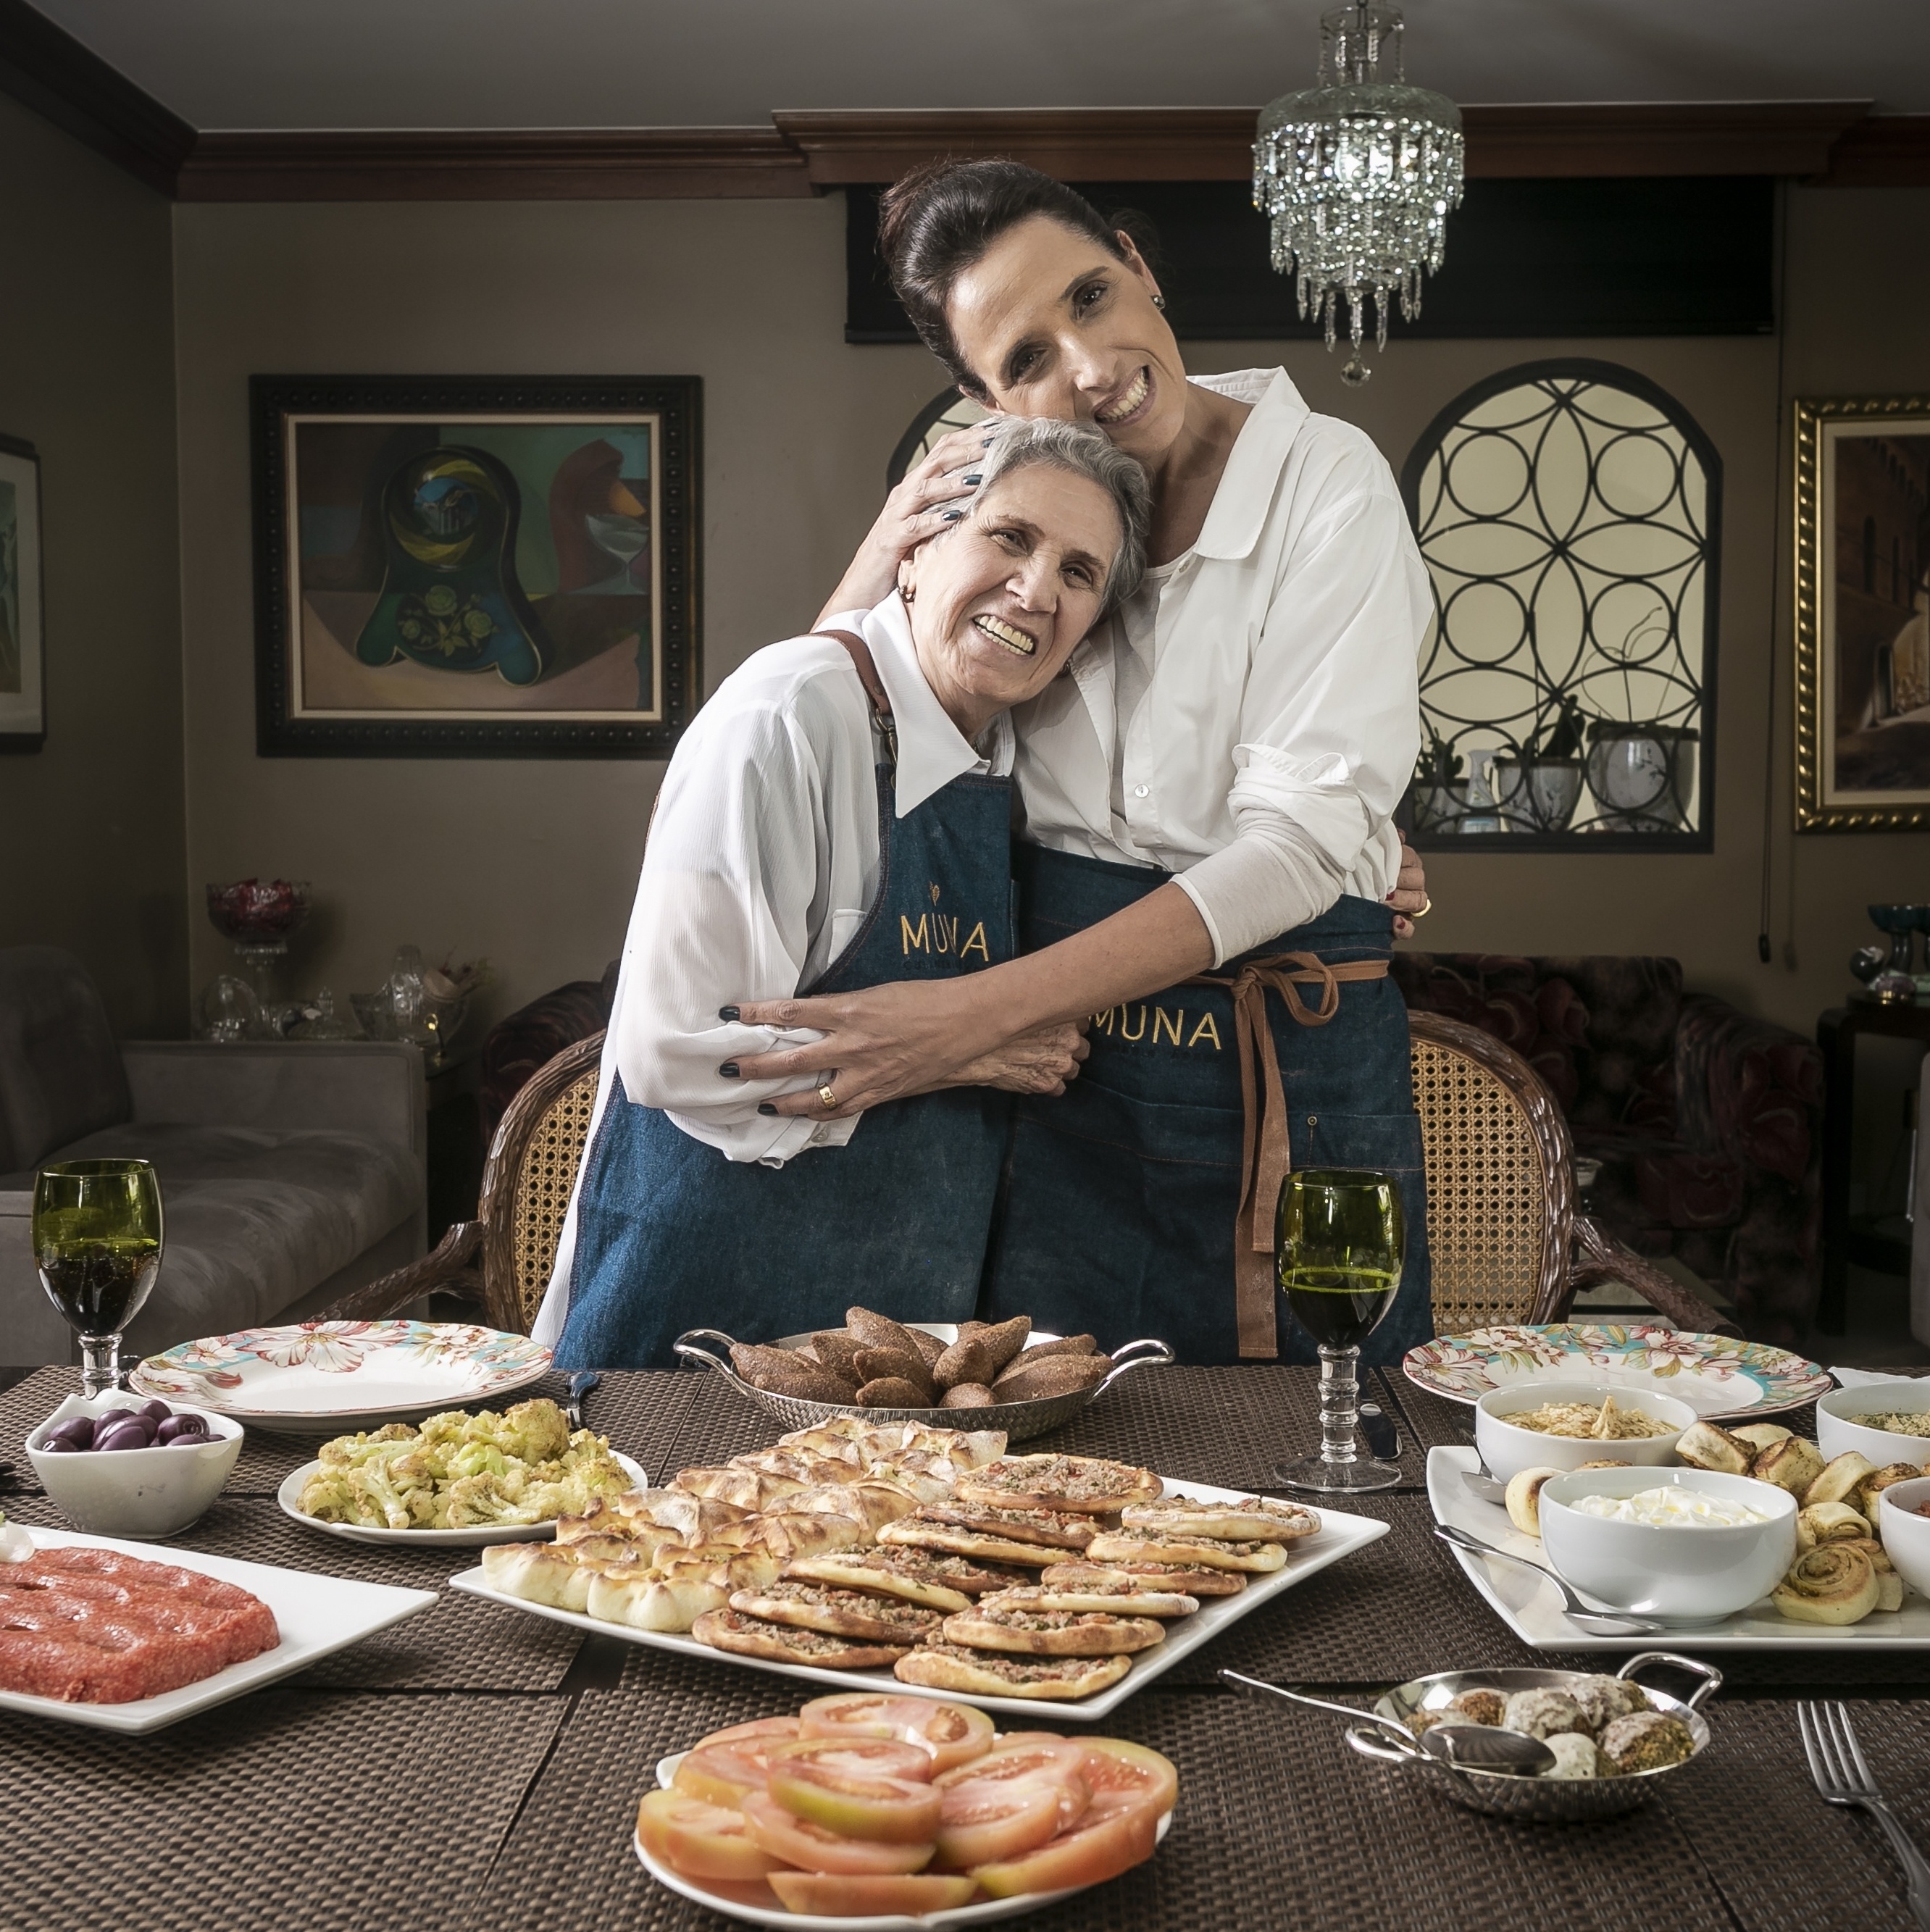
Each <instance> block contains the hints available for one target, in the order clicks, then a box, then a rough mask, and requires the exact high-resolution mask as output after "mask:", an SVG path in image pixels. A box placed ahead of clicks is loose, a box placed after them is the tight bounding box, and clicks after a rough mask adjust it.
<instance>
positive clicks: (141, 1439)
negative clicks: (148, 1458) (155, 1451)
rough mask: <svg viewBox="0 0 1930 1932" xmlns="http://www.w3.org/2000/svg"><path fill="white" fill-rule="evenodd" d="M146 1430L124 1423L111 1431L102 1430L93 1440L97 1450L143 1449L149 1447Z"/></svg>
mask: <svg viewBox="0 0 1930 1932" xmlns="http://www.w3.org/2000/svg"><path fill="white" fill-rule="evenodd" d="M94 1446H95V1448H97V1449H145V1448H148V1447H149V1436H148V1433H147V1431H146V1430H144V1429H141V1428H138V1427H136V1426H135V1425H134V1424H132V1423H128V1422H124V1423H122V1424H119V1425H118V1426H117V1427H115V1428H113V1429H104V1430H102V1431H101V1433H100V1434H99V1435H98V1436H95V1439H94Z"/></svg>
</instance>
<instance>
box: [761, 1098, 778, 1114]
mask: <svg viewBox="0 0 1930 1932" xmlns="http://www.w3.org/2000/svg"><path fill="white" fill-rule="evenodd" d="M758 1112H759V1113H760V1114H774V1113H776V1112H777V1109H776V1108H775V1107H773V1106H772V1105H771V1103H770V1102H769V1101H768V1100H760V1101H759V1102H758Z"/></svg>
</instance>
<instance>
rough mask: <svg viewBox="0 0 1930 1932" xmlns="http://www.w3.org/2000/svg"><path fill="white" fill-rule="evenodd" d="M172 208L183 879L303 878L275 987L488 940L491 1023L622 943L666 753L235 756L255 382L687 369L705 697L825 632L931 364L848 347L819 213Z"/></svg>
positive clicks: (199, 938) (358, 983) (242, 731)
mask: <svg viewBox="0 0 1930 1932" xmlns="http://www.w3.org/2000/svg"><path fill="white" fill-rule="evenodd" d="M175 219H176V272H177V275H178V278H179V335H180V340H181V343H182V356H181V437H182V562H183V578H184V583H185V598H184V607H185V613H186V620H187V623H188V634H189V635H190V637H191V639H192V640H193V641H192V645H191V649H190V651H189V653H188V738H187V742H188V825H189V835H188V850H189V860H190V863H189V874H190V876H191V877H192V878H193V879H195V880H203V879H221V878H228V877H243V876H245V875H246V874H249V873H251V872H266V873H278V874H282V875H284V876H286V877H304V878H307V879H308V880H311V882H312V883H313V885H314V888H315V891H316V893H317V897H318V898H319V900H320V901H321V904H322V907H323V910H322V912H321V913H320V916H317V918H316V919H315V920H314V923H313V928H312V929H311V932H310V934H309V935H308V936H307V937H306V938H304V939H302V940H299V941H297V943H296V944H297V951H296V978H297V980H299V983H300V984H301V985H302V986H305V987H307V988H311V989H312V988H313V987H314V986H317V985H318V984H320V983H322V982H323V981H324V980H326V981H328V982H329V983H332V986H333V987H334V989H335V992H336V994H337V996H338V1001H339V1000H340V999H341V996H342V995H344V994H345V993H346V992H348V991H349V990H350V989H354V990H357V991H362V990H365V989H368V987H370V986H373V985H374V984H375V983H377V982H378V981H379V980H380V979H381V978H382V977H383V974H384V973H385V972H386V970H387V965H388V961H389V955H390V953H391V952H392V950H393V949H394V947H395V945H396V944H397V943H398V941H404V940H411V941H415V942H416V943H417V944H420V945H421V946H422V948H423V950H424V951H425V953H426V954H428V956H430V957H431V959H432V960H433V959H436V958H439V957H440V956H441V955H442V953H444V952H445V951H448V950H452V951H454V952H455V953H456V954H457V956H458V957H464V956H473V955H475V954H477V953H487V954H488V956H490V958H491V960H492V961H493V962H494V965H495V967H496V969H497V976H498V984H497V987H496V989H494V994H493V995H492V999H491V1007H492V1010H494V1012H495V1013H498V1014H500V1013H503V1012H506V1011H507V1010H509V1009H510V1008H512V1007H514V1006H515V1005H517V1004H520V1003H521V1001H524V1000H526V999H528V998H532V997H533V996H534V995H536V994H538V993H540V992H544V991H545V990H547V989H548V988H550V987H551V986H555V985H557V984H558V983H560V982H561V981H563V980H572V979H579V978H584V977H588V978H592V979H593V978H595V977H597V975H598V974H600V973H601V972H602V969H603V966H604V963H605V961H607V960H608V959H611V958H612V957H613V956H614V955H615V953H617V950H618V948H619V947H620V944H621V943H622V939H623V928H624V925H625V922H626V919H627V917H628V914H629V904H630V898H631V895H632V892H633V891H634V889H635V883H636V873H637V866H638V861H639V859H640V858H641V854H642V851H643V840H644V825H645V822H646V820H647V816H648V813H649V809H650V799H651V797H652V796H653V793H654V792H655V790H656V784H657V781H658V778H659V776H660V775H661V772H662V766H661V765H660V764H658V763H643V762H638V761H634V760H601V759H597V760H590V759H585V760H557V761H549V760H544V761H542V762H532V761H527V760H479V761H473V762H472V761H469V760H428V761H409V760H396V759H363V758H257V757H256V755H255V749H254V638H253V628H252V625H253V619H252V612H251V592H250V582H251V568H252V566H251V556H250V547H249V544H250V538H249V522H248V420H247V418H248V377H249V376H250V375H251V374H253V373H255V372H257V371H287V372H294V373H299V374H327V373H330V372H335V371H360V372H364V373H368V372H375V371H380V372H401V373H404V374H407V373H414V372H422V371H434V372H436V373H439V374H451V373H455V374H461V373H465V372H468V373H478V374H495V373H512V372H514V373H530V374H572V373H593V372H594V373H604V372H612V371H614V372H617V373H620V374H671V375H686V374H695V375H698V376H701V377H703V378H704V604H703V612H702V616H703V626H704V655H705V661H706V665H707V682H708V684H709V685H710V686H711V687H714V686H715V685H716V682H717V681H718V679H720V678H721V677H722V676H723V675H724V674H725V673H726V672H728V670H731V668H732V667H734V665H736V664H738V663H739V662H740V661H742V659H743V658H744V657H745V656H746V655H747V654H748V653H749V652H751V651H752V650H754V649H757V648H758V647H759V646H761V645H763V644H766V643H770V641H771V640H773V639H774V638H776V637H785V636H788V635H790V634H793V633H794V632H796V631H799V630H801V629H803V628H805V627H806V626H807V625H809V623H810V622H811V620H812V618H813V617H815V616H816V614H817V610H818V603H819V601H820V600H821V598H822V597H823V596H824V595H825V594H826V593H827V592H828V591H829V590H830V587H831V586H832V584H833V583H835V581H836V577H837V574H838V572H839V569H840V568H842V560H843V559H845V557H846V556H848V554H849V553H850V551H851V549H852V548H853V547H854V546H855V544H856V543H857V540H858V538H860V536H861V535H863V531H864V529H865V526H866V524H867V523H868V522H869V518H870V516H871V514H872V510H873V508H875V505H876V502H877V500H878V498H879V497H880V496H881V494H882V491H883V473H884V462H885V459H886V458H887V456H888V455H889V454H890V451H891V448H892V446H893V443H895V442H896V440H897V438H898V436H899V434H900V432H901V431H902V428H903V427H904V425H905V422H906V421H907V420H908V418H909V417H910V416H911V413H912V412H913V410H915V409H916V408H917V406H918V404H920V403H921V402H923V401H924V400H925V399H926V398H927V397H929V395H932V392H934V390H935V389H936V387H937V386H938V381H937V377H936V372H935V365H933V364H932V362H931V361H930V359H929V357H927V356H926V355H925V354H924V353H923V351H922V350H915V349H910V348H906V349H850V348H847V347H845V344H844V341H843V332H844V204H843V202H842V199H839V198H838V197H836V196H833V197H830V198H829V199H825V200H823V201H816V202H746V201H725V202H641V203H635V204H615V203H608V202H590V203H571V204H564V205H533V204H527V203H524V204H510V205H490V206H470V205H460V204H449V203H445V204H440V205H434V206H413V205H386V204H379V203H378V204H373V205H363V206H334V205H327V206H314V207H301V206H293V207H268V208H246V207H212V206H184V207H182V208H178V209H177V210H176V217H175ZM194 944H195V954H194V968H195V981H196V983H197V985H199V984H200V983H201V982H202V981H203V980H204V979H205V978H206V977H207V976H209V974H212V972H214V971H216V970H217V968H218V963H219V961H220V957H221V944H220V941H218V939H217V938H216V937H215V935H214V933H213V932H212V930H209V931H205V932H197V933H196V934H195V935H194ZM472 1037H474V1036H473V1035H472Z"/></svg>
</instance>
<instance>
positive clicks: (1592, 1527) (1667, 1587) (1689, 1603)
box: [1538, 1469, 1930, 1623]
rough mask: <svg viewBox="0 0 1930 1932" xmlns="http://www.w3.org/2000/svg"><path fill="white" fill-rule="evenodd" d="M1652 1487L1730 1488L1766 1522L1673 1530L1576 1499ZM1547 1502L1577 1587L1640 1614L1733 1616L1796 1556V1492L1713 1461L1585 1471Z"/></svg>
mask: <svg viewBox="0 0 1930 1932" xmlns="http://www.w3.org/2000/svg"><path fill="white" fill-rule="evenodd" d="M1899 1487H1900V1486H1899ZM1653 1489H1685V1490H1699V1491H1700V1492H1701V1493H1703V1494H1704V1495H1706V1496H1726V1497H1728V1498H1730V1499H1733V1500H1734V1501H1736V1502H1745V1503H1748V1504H1749V1505H1751V1507H1752V1508H1756V1509H1759V1510H1760V1511H1763V1514H1764V1520H1763V1521H1762V1522H1760V1523H1736V1524H1734V1525H1732V1526H1724V1527H1721V1528H1711V1527H1709V1526H1694V1527H1691V1526H1674V1525H1671V1526H1669V1527H1667V1528H1664V1527H1663V1526H1661V1525H1660V1524H1658V1523H1614V1522H1611V1521H1610V1520H1608V1519H1607V1517H1598V1516H1585V1515H1583V1514H1582V1513H1581V1511H1579V1510H1577V1509H1575V1508H1572V1507H1571V1505H1573V1504H1575V1503H1577V1502H1580V1500H1581V1499H1582V1498H1583V1496H1634V1495H1635V1494H1637V1492H1639V1491H1640V1490H1653ZM1538 1508H1539V1511H1540V1514H1541V1547H1542V1548H1543V1549H1544V1550H1545V1551H1546V1552H1547V1557H1548V1561H1549V1562H1550V1565H1553V1568H1554V1569H1555V1570H1556V1571H1557V1572H1558V1573H1559V1574H1560V1575H1561V1576H1562V1577H1565V1578H1566V1579H1567V1580H1568V1582H1569V1583H1572V1584H1573V1585H1574V1587H1575V1588H1576V1589H1577V1590H1580V1591H1583V1592H1586V1594H1587V1595H1589V1596H1591V1597H1593V1598H1596V1599H1597V1600H1598V1601H1600V1602H1601V1603H1604V1604H1609V1605H1610V1606H1611V1607H1613V1608H1614V1609H1616V1610H1628V1611H1631V1612H1632V1613H1634V1614H1635V1615H1637V1616H1649V1617H1661V1618H1664V1619H1667V1620H1670V1621H1672V1622H1681V1623H1706V1622H1711V1621H1712V1620H1713V1619H1715V1618H1718V1617H1727V1616H1733V1615H1734V1614H1735V1613H1736V1612H1737V1611H1738V1610H1747V1609H1748V1607H1749V1606H1750V1605H1751V1604H1756V1603H1760V1601H1762V1600H1763V1598H1765V1597H1766V1596H1767V1595H1769V1592H1770V1591H1772V1589H1775V1586H1777V1584H1778V1583H1781V1581H1782V1580H1783V1578H1784V1577H1785V1576H1787V1574H1788V1573H1789V1566H1790V1565H1791V1564H1792V1563H1793V1562H1795V1561H1796V1499H1795V1497H1793V1496H1791V1495H1790V1493H1789V1492H1788V1491H1787V1490H1779V1489H1778V1488H1777V1487H1776V1486H1775V1484H1773V1483H1759V1482H1757V1481H1755V1480H1754V1478H1752V1477H1748V1476H1724V1475H1717V1474H1716V1473H1715V1472H1714V1471H1712V1470H1709V1469H1576V1470H1572V1471H1571V1472H1569V1473H1568V1475H1565V1476H1553V1477H1550V1478H1549V1479H1548V1481H1547V1482H1545V1483H1544V1484H1542V1485H1541V1498H1540V1501H1539V1505H1538ZM1926 1526H1930V1520H1926Z"/></svg>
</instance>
